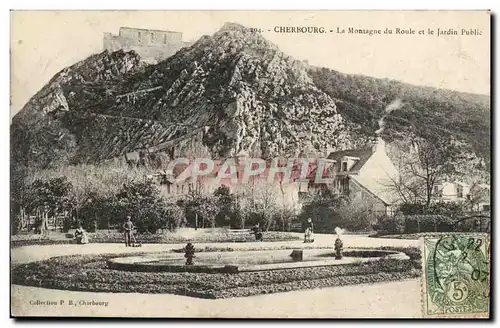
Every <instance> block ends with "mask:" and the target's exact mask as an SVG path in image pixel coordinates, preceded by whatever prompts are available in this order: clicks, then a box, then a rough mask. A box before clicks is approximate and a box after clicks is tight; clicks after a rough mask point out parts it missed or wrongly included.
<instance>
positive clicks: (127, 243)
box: [123, 215, 135, 246]
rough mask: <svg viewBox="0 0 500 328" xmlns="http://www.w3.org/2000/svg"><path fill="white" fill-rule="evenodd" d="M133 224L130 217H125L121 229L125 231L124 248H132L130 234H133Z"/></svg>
mask: <svg viewBox="0 0 500 328" xmlns="http://www.w3.org/2000/svg"><path fill="white" fill-rule="evenodd" d="M134 228H135V227H134V224H133V223H132V219H131V218H130V215H128V216H127V221H126V222H125V223H124V224H123V229H125V246H132V234H133V233H134V231H133V230H134Z"/></svg>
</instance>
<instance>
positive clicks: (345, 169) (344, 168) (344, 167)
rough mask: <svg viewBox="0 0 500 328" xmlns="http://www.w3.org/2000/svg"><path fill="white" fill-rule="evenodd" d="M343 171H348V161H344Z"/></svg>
mask: <svg viewBox="0 0 500 328" xmlns="http://www.w3.org/2000/svg"><path fill="white" fill-rule="evenodd" d="M342 171H344V172H345V171H347V162H342Z"/></svg>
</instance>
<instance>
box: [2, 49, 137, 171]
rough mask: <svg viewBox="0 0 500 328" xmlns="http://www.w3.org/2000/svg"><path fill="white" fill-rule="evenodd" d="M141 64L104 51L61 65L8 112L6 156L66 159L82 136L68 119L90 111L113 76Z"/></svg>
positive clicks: (38, 163)
mask: <svg viewBox="0 0 500 328" xmlns="http://www.w3.org/2000/svg"><path fill="white" fill-rule="evenodd" d="M143 68H144V66H143V64H141V63H140V62H139V57H138V56H137V54H135V53H133V52H130V53H125V52H123V51H117V52H114V53H110V52H107V51H104V52H102V53H100V54H97V55H93V56H90V57H89V58H87V59H85V60H83V61H81V62H78V63H77V64H75V65H72V66H70V67H67V68H65V69H63V70H62V71H61V72H59V73H58V74H56V75H55V76H54V77H53V78H52V79H51V80H50V81H49V83H47V85H45V86H44V87H43V88H42V89H41V90H40V91H39V92H38V93H36V94H35V95H34V96H33V97H32V98H31V99H30V100H29V101H28V103H27V104H26V105H25V106H24V108H23V109H22V110H21V111H20V112H19V113H18V114H17V115H15V116H14V117H13V119H12V124H11V148H12V151H11V159H12V160H13V161H14V162H15V163H19V164H21V165H25V166H33V167H47V166H51V165H53V164H54V165H56V164H60V163H67V162H70V161H71V160H72V158H73V156H74V155H75V154H76V153H77V152H78V147H79V144H80V143H81V142H82V140H79V139H78V136H77V135H75V134H74V133H73V131H74V128H75V126H73V125H71V124H68V121H69V122H70V123H71V118H72V117H73V116H75V115H76V116H79V117H82V116H84V115H85V113H87V112H91V111H92V106H94V105H95V104H96V103H98V102H99V101H100V100H101V99H103V98H105V97H106V95H107V94H108V93H109V92H110V91H111V90H112V89H113V88H114V87H115V86H116V85H117V83H118V82H119V81H122V80H123V79H124V78H125V77H126V76H129V75H131V74H133V73H136V72H139V71H140V70H142V69H143ZM78 122H81V121H78ZM86 123H89V122H83V124H86ZM96 132H97V131H96ZM95 146H97V147H98V146H99V145H95ZM13 165H14V164H13Z"/></svg>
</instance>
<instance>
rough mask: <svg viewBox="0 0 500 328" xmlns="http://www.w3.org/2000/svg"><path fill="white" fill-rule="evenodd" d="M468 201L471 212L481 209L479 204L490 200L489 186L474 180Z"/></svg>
mask: <svg viewBox="0 0 500 328" xmlns="http://www.w3.org/2000/svg"><path fill="white" fill-rule="evenodd" d="M466 202H467V205H468V207H469V210H470V211H471V212H474V211H479V210H480V209H479V204H481V203H489V202H490V190H489V188H486V187H485V186H482V185H481V184H480V183H478V182H473V183H472V185H471V187H470V190H469V195H468V196H467V201H466Z"/></svg>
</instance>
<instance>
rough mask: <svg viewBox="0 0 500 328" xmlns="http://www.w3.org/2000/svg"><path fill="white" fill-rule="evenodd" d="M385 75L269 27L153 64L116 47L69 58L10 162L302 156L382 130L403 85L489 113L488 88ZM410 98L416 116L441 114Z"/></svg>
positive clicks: (31, 112)
mask: <svg viewBox="0 0 500 328" xmlns="http://www.w3.org/2000/svg"><path fill="white" fill-rule="evenodd" d="M366 81H369V83H368V85H366V83H365V82H366ZM384 81H385V80H377V79H373V78H366V79H365V78H364V77H363V78H358V77H353V76H348V75H343V74H341V73H338V72H334V71H330V70H326V69H317V68H311V67H309V66H308V65H306V64H305V63H303V62H301V61H297V60H295V59H293V58H292V57H290V56H287V55H286V54H284V53H282V52H281V51H280V50H279V49H278V47H277V46H276V45H274V44H273V43H271V42H269V41H267V40H266V39H265V38H263V37H262V36H261V35H259V34H256V33H253V32H251V31H250V30H249V29H247V28H245V27H243V26H241V25H237V24H230V23H228V24H226V25H224V27H223V28H222V29H221V30H220V31H218V32H217V33H215V34H214V35H213V36H204V37H202V38H200V40H198V41H197V42H196V43H195V44H194V45H192V46H191V47H189V48H183V49H181V50H179V51H178V52H177V53H176V54H175V55H173V56H172V57H169V58H168V59H166V60H165V61H162V62H160V63H158V64H156V65H150V66H144V65H143V64H141V62H140V59H139V58H138V56H137V54H135V53H134V52H128V53H125V52H122V51H119V52H115V53H109V52H103V53H101V54H98V55H94V56H91V57H89V58H87V59H86V60H84V61H82V62H80V63H77V64H75V65H73V66H71V67H69V68H66V69H64V70H63V71H61V72H60V73H58V74H57V75H56V76H55V77H54V78H53V79H52V80H51V81H50V82H49V83H48V84H47V85H46V86H45V87H44V88H43V89H42V90H40V91H39V92H38V93H37V94H36V95H35V96H33V97H32V98H31V99H30V101H29V102H28V103H27V104H26V105H25V107H24V108H23V109H22V110H21V111H20V112H19V113H18V114H17V115H16V116H15V117H14V118H13V121H12V126H11V145H12V152H11V156H12V160H13V162H16V163H21V164H24V165H30V166H33V167H39V168H44V167H49V166H53V165H60V164H65V163H69V164H72V163H99V162H102V161H106V160H110V159H124V160H127V161H129V162H134V161H135V162H137V161H145V160H146V159H147V160H149V161H158V162H161V161H162V159H165V158H166V159H168V158H172V157H176V156H200V155H204V156H212V157H214V158H225V157H228V156H234V155H236V154H238V153H240V152H248V153H249V154H250V155H253V156H261V157H264V158H270V157H273V156H277V155H284V156H291V155H299V151H298V150H299V149H301V150H302V151H303V152H305V153H306V154H307V155H312V154H321V155H324V154H325V151H326V149H327V148H329V149H331V150H335V149H345V148H350V147H355V146H359V145H364V144H366V143H367V142H368V141H370V140H373V138H374V137H375V133H374V131H375V129H376V127H377V124H378V123H377V122H378V120H379V119H380V117H381V116H382V115H383V106H384V105H385V104H387V103H389V102H390V101H392V100H394V99H395V98H398V97H402V98H405V97H406V96H408V95H409V94H408V93H404V92H401V90H403V89H404V88H410V89H411V88H414V89H411V90H417V91H415V92H412V93H411V97H407V98H408V99H406V98H405V99H406V103H407V104H408V103H409V104H410V106H412V105H411V104H417V103H420V102H423V103H425V102H427V101H428V94H430V95H431V99H434V98H432V97H437V96H436V95H440V94H446V97H445V98H443V99H444V100H443V101H442V102H441V103H439V104H441V105H443V106H447V107H446V111H445V112H444V113H453V115H455V116H456V117H457V118H459V117H460V116H461V115H463V111H465V110H470V113H474V115H476V116H475V118H471V119H469V121H468V122H469V123H472V124H476V126H481V127H483V126H484V124H485V123H484V122H483V121H481V119H483V118H484V117H485V116H487V115H489V105H487V103H488V102H489V98H488V102H484V103H483V102H482V100H481V101H479V102H476V101H472V100H470V99H468V98H467V97H462V95H463V94H459V93H448V92H446V93H445V91H441V90H435V89H431V90H429V91H428V92H427V91H426V92H423V93H421V92H420V91H418V90H421V89H422V88H419V87H409V86H407V85H406V84H401V83H399V82H391V83H389V84H390V86H386V84H387V83H386V82H384ZM432 95H434V96H432ZM457 95H458V96H457ZM456 97H459V98H458V99H459V100H456V101H455V100H453V99H455V98H456ZM405 99H403V100H404V101H405ZM446 99H447V100H450V99H451V100H453V101H450V102H448V101H446ZM481 99H482V98H481ZM411 108H412V110H411V111H410V112H411V113H413V114H412V115H414V116H413V117H418V115H421V116H425V117H426V119H430V120H432V119H433V118H432V115H434V116H435V117H436V119H438V118H439V117H440V116H442V115H443V114H442V113H443V112H441V111H438V110H430V109H425V111H423V112H420V111H419V110H420V108H421V107H420V105H419V106H417V105H415V106H414V107H411ZM405 110H408V107H406V109H405ZM454 110H457V112H456V113H454ZM460 111H461V112H460ZM402 113H403V111H401V114H398V115H399V116H397V115H396V118H394V120H396V121H397V122H398V123H397V124H399V125H393V123H394V122H395V121H389V120H388V123H387V129H386V130H387V131H386V133H388V135H385V136H388V137H391V138H392V137H394V133H393V132H394V131H402V132H404V131H405V130H404V129H400V128H401V127H405V128H406V127H409V126H410V125H411V124H413V123H412V122H408V123H405V122H404V119H405V117H406V119H413V117H412V116H410V117H409V118H408V117H407V116H405V115H402ZM446 115H447V114H446ZM398 120H399V121H398ZM457 121H458V120H455V121H453V120H449V121H447V120H444V121H442V122H444V123H446V124H448V123H449V124H454V123H456V122H457ZM436 122H441V121H436ZM487 122H489V120H488V121H487ZM462 123H463V124H465V123H464V122H462ZM447 128H448V129H449V131H450V133H454V131H456V126H448V127H447ZM453 129H455V130H453ZM459 136H460V138H462V139H464V140H465V141H466V142H468V143H469V144H470V145H472V148H474V149H476V150H477V151H478V152H479V151H480V149H479V148H480V147H476V146H477V145H479V146H481V145H483V146H484V145H486V144H485V142H486V137H487V136H489V130H488V131H487V132H484V133H483V134H481V133H480V134H479V135H478V134H477V131H475V132H474V128H471V127H469V128H466V127H465V126H463V129H462V130H461V131H460V134H459ZM481 138H482V139H481ZM480 139H481V140H480ZM483 139H484V140H483ZM302 155H305V154H302Z"/></svg>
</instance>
